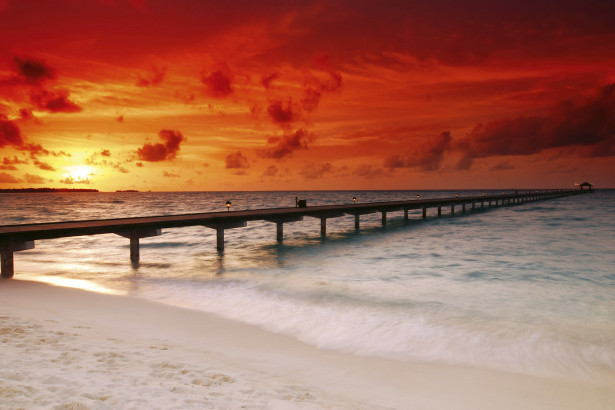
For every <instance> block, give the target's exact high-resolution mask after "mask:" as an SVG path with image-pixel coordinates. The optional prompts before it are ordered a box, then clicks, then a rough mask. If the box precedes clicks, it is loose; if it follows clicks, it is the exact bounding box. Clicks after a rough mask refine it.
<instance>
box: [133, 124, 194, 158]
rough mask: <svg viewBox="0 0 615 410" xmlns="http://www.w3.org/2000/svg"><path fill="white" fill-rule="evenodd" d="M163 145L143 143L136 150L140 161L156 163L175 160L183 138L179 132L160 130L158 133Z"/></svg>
mask: <svg viewBox="0 0 615 410" xmlns="http://www.w3.org/2000/svg"><path fill="white" fill-rule="evenodd" d="M158 136H159V137H160V139H161V140H163V141H164V144H161V143H157V144H150V143H145V144H144V145H143V147H141V148H139V149H138V150H137V155H138V156H139V159H140V160H143V161H148V162H158V161H165V160H171V159H175V157H176V156H177V153H178V152H179V148H180V144H181V143H182V141H184V136H183V135H182V133H181V132H179V131H174V130H161V131H160V132H159V133H158Z"/></svg>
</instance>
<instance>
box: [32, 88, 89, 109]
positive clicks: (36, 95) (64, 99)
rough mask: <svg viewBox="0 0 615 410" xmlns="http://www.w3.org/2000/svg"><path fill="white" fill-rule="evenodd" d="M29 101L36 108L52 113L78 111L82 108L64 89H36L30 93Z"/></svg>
mask: <svg viewBox="0 0 615 410" xmlns="http://www.w3.org/2000/svg"><path fill="white" fill-rule="evenodd" d="M30 101H31V102H32V104H34V106H35V107H36V108H37V109H39V110H42V111H48V112H52V113H56V112H79V111H81V110H82V108H81V107H79V106H78V105H77V104H75V103H74V102H73V101H71V100H70V99H69V93H68V91H66V90H58V91H47V90H43V89H37V90H34V91H33V92H32V94H30Z"/></svg>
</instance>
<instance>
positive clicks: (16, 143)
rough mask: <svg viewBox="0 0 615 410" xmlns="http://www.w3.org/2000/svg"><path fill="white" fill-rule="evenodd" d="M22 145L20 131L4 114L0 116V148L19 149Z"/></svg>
mask: <svg viewBox="0 0 615 410" xmlns="http://www.w3.org/2000/svg"><path fill="white" fill-rule="evenodd" d="M23 145H24V140H23V137H22V136H21V130H20V129H19V127H18V126H17V124H15V123H14V122H13V121H10V120H9V119H8V117H7V116H6V115H4V114H0V148H2V147H6V146H13V147H21V146H23Z"/></svg>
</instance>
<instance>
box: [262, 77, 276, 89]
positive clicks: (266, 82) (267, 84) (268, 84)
mask: <svg viewBox="0 0 615 410" xmlns="http://www.w3.org/2000/svg"><path fill="white" fill-rule="evenodd" d="M278 78H280V74H278V73H273V74H270V75H268V76H265V77H263V78H261V84H262V86H263V87H264V88H266V89H269V88H271V84H272V83H273V81H275V80H277V79H278Z"/></svg>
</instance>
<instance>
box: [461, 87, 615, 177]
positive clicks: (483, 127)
mask: <svg viewBox="0 0 615 410" xmlns="http://www.w3.org/2000/svg"><path fill="white" fill-rule="evenodd" d="M456 147H457V149H458V150H459V151H461V152H462V153H463V157H462V159H461V161H460V163H459V164H458V168H461V169H468V168H469V167H471V165H472V162H473V160H474V159H475V158H485V157H490V156H499V155H531V154H535V153H538V152H540V151H543V150H545V149H549V148H564V147H574V148H576V152H577V153H578V154H579V155H581V156H585V157H606V156H613V155H615V83H613V84H609V85H605V86H603V87H601V88H600V89H599V90H597V91H596V92H595V93H594V94H593V95H592V96H591V97H590V98H588V99H587V100H585V101H583V102H581V103H575V102H573V101H564V102H562V103H560V104H558V105H557V106H555V107H554V108H553V109H552V110H551V112H549V113H548V114H547V115H540V116H539V115H536V116H522V117H517V118H505V119H499V120H496V121H492V122H489V123H486V124H478V125H476V126H475V127H474V128H473V129H472V131H470V133H469V134H468V135H467V136H466V138H465V139H464V140H462V141H460V142H459V143H458V144H456Z"/></svg>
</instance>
